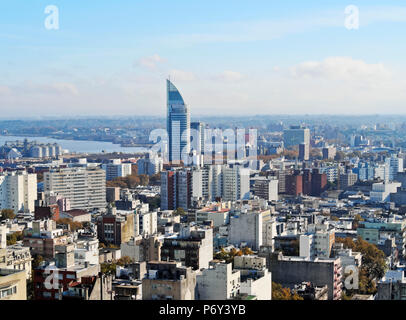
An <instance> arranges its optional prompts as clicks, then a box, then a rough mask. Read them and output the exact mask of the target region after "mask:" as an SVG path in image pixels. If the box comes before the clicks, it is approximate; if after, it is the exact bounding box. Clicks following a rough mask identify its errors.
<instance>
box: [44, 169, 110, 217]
mask: <svg viewBox="0 0 406 320" xmlns="http://www.w3.org/2000/svg"><path fill="white" fill-rule="evenodd" d="M44 191H45V192H53V193H54V194H58V195H60V196H62V197H64V198H66V199H68V200H69V201H70V206H71V209H83V210H92V209H95V208H97V209H105V208H106V172H105V171H104V170H102V169H99V168H88V169H86V168H67V169H65V168H64V169H55V170H51V171H49V172H45V174H44Z"/></svg>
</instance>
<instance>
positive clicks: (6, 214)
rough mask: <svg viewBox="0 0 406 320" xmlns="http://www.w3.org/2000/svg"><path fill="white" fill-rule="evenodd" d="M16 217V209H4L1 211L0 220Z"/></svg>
mask: <svg viewBox="0 0 406 320" xmlns="http://www.w3.org/2000/svg"><path fill="white" fill-rule="evenodd" d="M15 217H16V215H15V213H14V210H12V209H2V210H1V211H0V221H1V220H6V219H14V218H15Z"/></svg>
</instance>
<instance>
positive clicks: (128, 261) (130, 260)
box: [117, 256, 133, 267]
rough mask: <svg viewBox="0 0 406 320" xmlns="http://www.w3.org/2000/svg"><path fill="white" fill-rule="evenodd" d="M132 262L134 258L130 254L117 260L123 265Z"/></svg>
mask: <svg viewBox="0 0 406 320" xmlns="http://www.w3.org/2000/svg"><path fill="white" fill-rule="evenodd" d="M131 263H133V260H132V259H131V258H130V257H129V256H124V257H121V258H120V259H118V260H117V264H118V265H119V266H121V267H124V266H128V265H129V264H131Z"/></svg>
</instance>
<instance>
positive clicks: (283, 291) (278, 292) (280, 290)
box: [272, 281, 303, 300]
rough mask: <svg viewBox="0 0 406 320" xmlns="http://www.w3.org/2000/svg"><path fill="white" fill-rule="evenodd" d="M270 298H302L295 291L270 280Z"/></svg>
mask: <svg viewBox="0 0 406 320" xmlns="http://www.w3.org/2000/svg"><path fill="white" fill-rule="evenodd" d="M272 300H303V298H302V297H301V296H299V295H298V294H297V293H296V292H293V293H292V290H290V289H289V288H284V287H282V285H281V284H279V283H276V282H273V281H272Z"/></svg>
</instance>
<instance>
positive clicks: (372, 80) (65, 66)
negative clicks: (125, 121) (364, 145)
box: [0, 0, 406, 117]
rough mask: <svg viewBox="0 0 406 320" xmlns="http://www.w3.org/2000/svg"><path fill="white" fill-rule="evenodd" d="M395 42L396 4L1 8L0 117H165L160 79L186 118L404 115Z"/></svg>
mask: <svg viewBox="0 0 406 320" xmlns="http://www.w3.org/2000/svg"><path fill="white" fill-rule="evenodd" d="M48 5H55V6H57V7H58V9H59V29H58V30H47V29H46V28H45V26H44V21H45V19H46V17H47V14H45V13H44V10H45V7H47V6H48ZM348 5H355V6H357V7H358V9H359V21H360V27H359V29H358V30H348V29H347V28H346V27H345V19H346V14H345V12H344V10H345V8H346V7H347V6H348ZM405 32H406V3H405V2H403V4H402V2H401V1H371V0H370V1H348V2H347V1H326V0H324V1H270V0H263V1H262V0H261V1H255V0H253V1H240V0H233V1H231V0H222V1H200V0H196V1H183V0H178V1H177V0H173V1H162V0H158V1H140V0H132V1H107V0H100V1H74V0H69V1H68V0H65V1H62V0H60V1H58V0H55V1H52V2H51V1H36V0H30V1H26V0H14V1H1V2H0V52H1V59H0V106H1V107H2V116H3V117H7V116H10V117H11V116H18V115H21V114H24V115H31V114H32V115H47V114H48V115H65V114H83V115H91V114H103V115H121V114H129V115H137V114H153V115H159V114H162V115H165V81H164V80H165V78H166V77H167V76H168V75H170V76H171V79H172V80H173V81H174V83H175V84H176V86H177V87H178V88H179V90H180V91H181V92H182V94H183V96H184V98H185V100H186V102H187V103H188V104H189V105H190V108H191V111H192V114H195V115H198V114H219V113H221V114H280V113H289V114H295V113H354V112H355V113H359V114H362V113H369V112H373V113H404V110H405V106H406V103H405V102H406V93H405V90H404V88H405V84H406V80H405V79H404V77H403V74H404V71H405V69H406V66H405V59H404V57H405V53H406V41H404V40H405V36H404V35H405Z"/></svg>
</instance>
